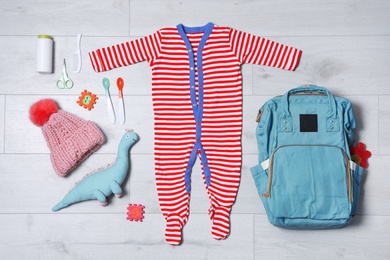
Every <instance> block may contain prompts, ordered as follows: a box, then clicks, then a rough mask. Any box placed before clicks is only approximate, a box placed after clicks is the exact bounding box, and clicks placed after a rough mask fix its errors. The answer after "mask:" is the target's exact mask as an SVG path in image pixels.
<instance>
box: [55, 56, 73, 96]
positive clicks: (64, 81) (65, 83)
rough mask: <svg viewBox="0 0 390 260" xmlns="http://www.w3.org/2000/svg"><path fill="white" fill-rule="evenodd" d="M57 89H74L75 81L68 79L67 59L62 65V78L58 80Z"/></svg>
mask: <svg viewBox="0 0 390 260" xmlns="http://www.w3.org/2000/svg"><path fill="white" fill-rule="evenodd" d="M57 87H58V88H61V89H63V88H73V80H71V79H70V78H69V77H68V72H67V71H66V62H65V59H64V63H63V65H62V74H61V78H60V79H59V80H57Z"/></svg>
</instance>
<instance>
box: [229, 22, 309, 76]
mask: <svg viewBox="0 0 390 260" xmlns="http://www.w3.org/2000/svg"><path fill="white" fill-rule="evenodd" d="M229 41H230V47H231V50H232V52H233V53H234V54H235V55H236V57H237V59H238V60H239V62H241V63H252V64H257V65H264V66H271V67H276V68H280V69H286V70H295V69H296V67H297V66H298V64H299V60H300V58H301V55H302V51H301V50H298V49H296V48H294V47H290V46H286V45H283V44H281V43H277V42H274V41H271V40H268V39H266V38H263V37H260V36H255V35H252V34H249V33H246V32H242V31H238V30H235V29H230V36H229Z"/></svg>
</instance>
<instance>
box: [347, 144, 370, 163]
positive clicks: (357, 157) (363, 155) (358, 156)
mask: <svg viewBox="0 0 390 260" xmlns="http://www.w3.org/2000/svg"><path fill="white" fill-rule="evenodd" d="M349 150H350V152H351V158H352V161H354V162H355V163H356V164H358V165H360V166H361V167H363V168H367V167H368V162H367V159H368V158H370V157H371V152H370V151H367V150H366V145H365V144H364V143H361V142H359V143H358V144H357V145H356V147H353V146H351V147H349Z"/></svg>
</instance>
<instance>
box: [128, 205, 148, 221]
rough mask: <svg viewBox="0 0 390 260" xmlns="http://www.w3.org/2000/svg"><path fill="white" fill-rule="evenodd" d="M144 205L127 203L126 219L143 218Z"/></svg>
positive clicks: (138, 219) (139, 219) (135, 219)
mask: <svg viewBox="0 0 390 260" xmlns="http://www.w3.org/2000/svg"><path fill="white" fill-rule="evenodd" d="M144 208H145V207H144V206H143V205H142V204H138V205H137V204H129V206H128V207H127V218H126V219H127V220H129V221H141V222H142V220H143V219H144V213H145V212H144Z"/></svg>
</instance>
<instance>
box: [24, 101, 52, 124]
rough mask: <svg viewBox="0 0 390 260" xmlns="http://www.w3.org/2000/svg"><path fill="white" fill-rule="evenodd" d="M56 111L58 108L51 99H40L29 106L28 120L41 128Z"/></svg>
mask: <svg viewBox="0 0 390 260" xmlns="http://www.w3.org/2000/svg"><path fill="white" fill-rule="evenodd" d="M57 111H58V106H57V103H56V102H55V101H54V100H53V99H42V100H40V101H38V102H36V103H34V104H33V105H32V106H31V108H30V120H31V121H32V122H33V123H34V124H35V125H37V126H43V125H44V124H45V123H46V122H47V121H49V118H50V116H51V115H52V114H54V113H57Z"/></svg>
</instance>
